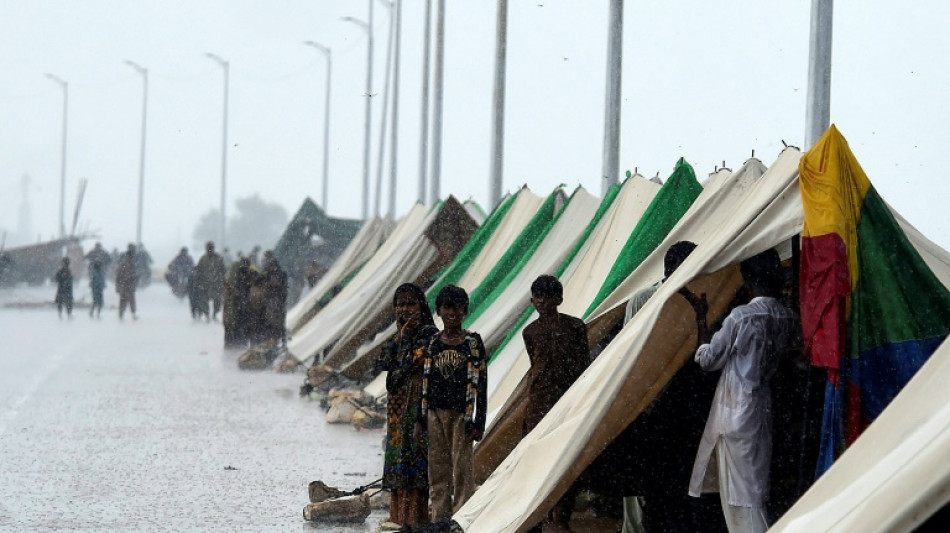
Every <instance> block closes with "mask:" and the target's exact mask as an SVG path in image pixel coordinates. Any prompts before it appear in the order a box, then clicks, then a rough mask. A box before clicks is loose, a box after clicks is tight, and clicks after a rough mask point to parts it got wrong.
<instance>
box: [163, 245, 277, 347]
mask: <svg viewBox="0 0 950 533" xmlns="http://www.w3.org/2000/svg"><path fill="white" fill-rule="evenodd" d="M256 250H257V248H255V251H254V252H253V253H254V255H255V256H256ZM166 279H167V280H168V283H169V284H170V285H171V286H172V292H173V293H175V294H176V295H178V296H180V297H184V296H185V295H186V294H187V296H188V300H189V302H190V307H191V316H192V318H194V319H195V320H200V319H201V318H204V319H205V321H207V322H211V321H217V320H218V313H219V312H220V313H222V322H223V324H224V344H225V346H226V347H243V346H247V345H248V343H251V344H256V343H259V342H262V341H267V340H271V341H278V342H282V341H284V340H285V326H284V322H285V318H286V306H287V273H286V272H285V271H284V270H283V269H282V268H281V266H280V264H279V263H278V261H277V258H276V257H275V256H274V254H273V252H271V251H270V250H268V251H266V252H264V257H263V261H262V262H261V267H258V265H257V264H256V263H255V262H254V261H253V260H252V258H251V257H248V256H245V255H243V254H239V258H238V260H237V261H234V262H233V263H231V265H230V266H226V261H225V259H224V258H223V257H222V256H221V255H220V254H218V253H217V252H216V251H215V247H214V243H213V242H210V241H209V242H208V243H206V244H205V253H204V255H202V256H201V258H199V259H198V263H197V264H195V262H194V260H192V259H191V256H189V255H188V249H187V248H182V249H181V251H180V252H179V254H178V255H177V256H175V258H174V259H173V260H172V262H171V263H169V265H168V271H167V274H166Z"/></svg>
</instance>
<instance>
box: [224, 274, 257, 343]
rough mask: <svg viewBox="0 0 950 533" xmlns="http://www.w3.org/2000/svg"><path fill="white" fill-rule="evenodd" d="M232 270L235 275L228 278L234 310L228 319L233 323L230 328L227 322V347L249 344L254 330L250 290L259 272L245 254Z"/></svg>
mask: <svg viewBox="0 0 950 533" xmlns="http://www.w3.org/2000/svg"><path fill="white" fill-rule="evenodd" d="M232 270H233V276H232V278H231V279H229V280H228V283H229V285H230V287H229V291H228V293H229V300H230V301H229V302H228V307H229V308H230V309H231V310H232V313H233V317H231V320H229V321H228V322H230V323H231V327H230V328H228V327H227V324H225V326H226V327H225V332H224V336H225V338H224V344H225V346H227V347H236V346H247V342H248V340H250V334H251V330H252V324H251V304H250V291H251V285H252V284H253V283H254V278H255V277H257V272H255V271H254V270H253V269H252V268H251V262H250V260H248V258H247V257H244V256H242V257H241V258H240V259H239V260H238V261H237V262H236V263H234V267H233V269H232Z"/></svg>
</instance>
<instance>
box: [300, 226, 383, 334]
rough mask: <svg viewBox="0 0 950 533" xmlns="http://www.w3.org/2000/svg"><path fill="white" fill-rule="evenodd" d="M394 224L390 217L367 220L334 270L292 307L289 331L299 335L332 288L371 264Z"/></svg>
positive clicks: (326, 274) (337, 261)
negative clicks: (369, 262)
mask: <svg viewBox="0 0 950 533" xmlns="http://www.w3.org/2000/svg"><path fill="white" fill-rule="evenodd" d="M392 227H393V221H392V219H390V218H389V217H388V216H387V217H385V218H380V217H375V218H372V219H370V220H368V221H367V222H366V223H365V224H363V227H361V228H360V231H359V232H358V233H357V234H356V236H354V237H353V240H352V241H350V244H349V245H347V247H346V249H345V250H343V253H342V254H340V257H338V258H337V260H336V261H334V262H333V266H332V267H330V269H329V270H328V271H327V272H326V273H325V274H324V275H323V277H322V278H320V281H319V282H317V284H316V285H314V286H313V288H312V289H310V291H308V292H307V293H306V294H305V295H304V296H303V297H302V298H301V299H300V300H299V301H298V302H297V303H296V304H295V305H294V306H293V307H291V308H290V309H289V310H287V331H290V332H294V331H296V330H297V329H298V328H299V327H300V326H301V325H302V324H303V323H304V322H306V321H307V320H309V318H310V317H312V316H313V314H315V313H316V312H317V311H318V310H319V305H318V303H319V301H320V299H321V298H323V297H324V295H326V294H328V293H329V292H330V291H331V289H333V287H335V286H337V285H338V284H339V283H341V282H342V281H343V280H344V279H345V278H346V276H347V275H349V274H350V273H352V272H353V270H354V269H356V268H358V267H359V266H360V265H362V264H363V263H365V262H366V261H367V260H369V258H370V257H372V256H373V254H374V253H376V250H378V249H379V247H380V245H381V244H382V242H383V241H384V240H386V237H387V236H388V235H389V232H390V231H392Z"/></svg>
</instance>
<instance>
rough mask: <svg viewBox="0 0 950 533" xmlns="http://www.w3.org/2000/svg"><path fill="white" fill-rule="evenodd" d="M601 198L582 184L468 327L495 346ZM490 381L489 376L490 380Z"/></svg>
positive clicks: (573, 241)
mask: <svg viewBox="0 0 950 533" xmlns="http://www.w3.org/2000/svg"><path fill="white" fill-rule="evenodd" d="M599 205H600V201H599V200H598V198H597V197H595V196H593V195H591V194H590V193H588V192H587V191H586V190H585V189H584V188H583V187H579V188H578V189H577V190H576V191H575V192H574V194H573V195H572V196H571V199H570V203H568V204H567V205H566V206H565V207H564V212H562V213H561V214H560V215H559V216H558V219H557V221H556V222H555V223H554V224H553V226H552V227H551V230H550V231H549V232H548V234H547V235H546V236H544V240H543V241H542V242H541V243H540V245H538V247H537V249H535V250H534V253H532V254H531V257H530V258H529V259H527V261H526V262H525V264H524V265H523V266H522V267H521V269H520V270H519V271H518V273H517V274H516V275H515V276H514V277H513V278H512V279H511V281H510V282H508V284H507V285H505V286H504V287H497V288H495V292H493V293H492V295H491V296H490V298H491V299H492V302H491V304H490V306H489V307H488V308H486V309H485V310H484V311H483V312H482V313H481V316H479V317H478V318H477V319H476V320H475V322H473V323H472V324H471V325H470V326H468V329H470V330H472V331H477V332H478V333H479V334H481V336H482V340H483V341H484V342H485V346H486V347H487V348H488V350H492V349H493V348H494V347H495V346H497V345H498V343H499V342H501V340H502V339H503V338H504V337H505V335H507V334H508V330H509V329H511V327H512V326H513V325H514V323H515V322H516V321H517V320H518V318H519V317H520V316H521V314H522V313H523V312H524V310H525V309H527V307H528V306H529V305H530V298H531V294H530V293H531V283H532V282H533V281H534V280H535V278H537V277H538V276H540V275H541V274H551V273H553V272H554V270H555V269H556V268H557V267H558V266H559V265H560V264H561V263H562V262H563V261H564V259H565V258H566V257H567V254H568V253H570V251H571V250H572V249H573V248H574V245H575V244H576V243H577V241H578V239H580V238H581V236H582V234H583V233H584V230H585V229H586V227H587V224H588V223H589V222H590V220H591V218H592V217H593V216H594V213H595V212H596V211H597V207H598V206H599ZM489 381H490V380H489Z"/></svg>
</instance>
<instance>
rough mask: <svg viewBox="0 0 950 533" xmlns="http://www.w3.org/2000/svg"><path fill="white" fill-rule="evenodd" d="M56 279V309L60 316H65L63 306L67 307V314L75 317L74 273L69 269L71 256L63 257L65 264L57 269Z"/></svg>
mask: <svg viewBox="0 0 950 533" xmlns="http://www.w3.org/2000/svg"><path fill="white" fill-rule="evenodd" d="M53 280H54V281H56V310H57V311H58V312H59V317H60V318H63V308H64V307H65V308H66V316H67V317H68V318H72V317H73V273H72V271H71V270H69V258H68V257H64V258H63V266H62V267H61V268H60V269H59V270H57V271H56V275H55V276H53Z"/></svg>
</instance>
